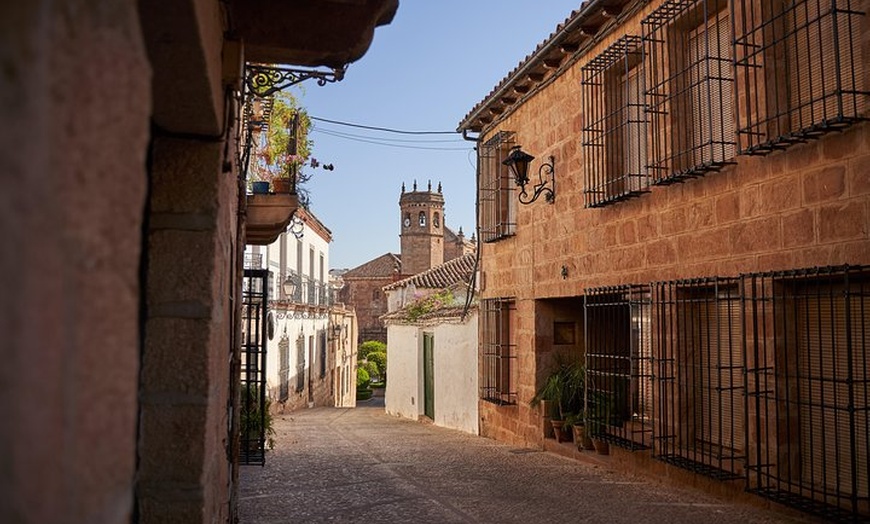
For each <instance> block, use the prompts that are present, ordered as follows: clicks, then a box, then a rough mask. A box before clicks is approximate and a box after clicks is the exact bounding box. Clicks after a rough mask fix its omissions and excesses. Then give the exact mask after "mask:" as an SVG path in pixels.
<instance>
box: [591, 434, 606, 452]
mask: <svg viewBox="0 0 870 524" xmlns="http://www.w3.org/2000/svg"><path fill="white" fill-rule="evenodd" d="M592 444H593V445H594V446H595V451H597V452H598V454H599V455H610V444H608V443H607V442H605V441H603V440H599V439H595V438H594V439H592Z"/></svg>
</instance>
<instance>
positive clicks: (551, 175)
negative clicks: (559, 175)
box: [502, 146, 556, 204]
mask: <svg viewBox="0 0 870 524" xmlns="http://www.w3.org/2000/svg"><path fill="white" fill-rule="evenodd" d="M534 159H535V157H533V156H532V155H530V154H528V153H526V152H525V151H523V150H522V149H520V146H513V147H512V148H511V152H510V153H509V154H508V157H507V158H506V159H505V160H504V161H502V164H504V165H506V166H508V168H510V170H511V171H512V172H513V175H514V182H516V184H517V187H519V188H520V194H519V196H518V198H519V201H520V203H521V204H531V203H532V202H534V201H535V200H537V199H538V197H539V196H541V194H542V193H546V195H547V196H546V199H547V202H549V203H551V204H552V203H553V201H554V200H555V199H556V173H555V171H554V170H553V169H554V166H555V164H556V157H554V156H550V157H549V158H548V160H549V162H545V163H543V164H541V167H540V168H538V183H537V184H535V187H534V191H532V195H531V196H529V194H528V193H527V192H526V185H527V184H528V183H529V164H530V163H531V162H532V160H534ZM544 175H547V176H548V180H544ZM548 184H549V187H547V186H548Z"/></svg>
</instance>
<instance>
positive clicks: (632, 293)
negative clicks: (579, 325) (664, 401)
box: [584, 285, 653, 450]
mask: <svg viewBox="0 0 870 524" xmlns="http://www.w3.org/2000/svg"><path fill="white" fill-rule="evenodd" d="M650 306H651V304H650V293H649V286H640V285H626V286H615V287H604V288H596V289H587V290H586V298H585V302H584V312H585V323H586V329H585V336H586V377H587V380H586V413H587V421H588V425H587V427H588V430H589V431H590V436H591V437H592V438H597V439H601V440H605V441H608V442H610V443H612V444H614V445H616V446H620V447H623V448H627V449H632V450H638V449H647V448H649V447H650V445H651V444H652V442H651V440H652V428H653V425H652V415H653V387H652V385H653V384H652V378H653V375H652V362H653V361H652V330H651V326H652V319H651V307H650Z"/></svg>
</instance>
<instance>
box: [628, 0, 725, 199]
mask: <svg viewBox="0 0 870 524" xmlns="http://www.w3.org/2000/svg"><path fill="white" fill-rule="evenodd" d="M726 7H727V2H726V1H725V0H670V1H668V2H665V3H664V4H662V5H661V6H660V7H659V8H658V9H656V10H655V11H653V12H652V13H650V15H648V16H647V17H646V18H645V19H644V20H643V22H642V27H643V42H644V54H645V58H646V67H647V70H648V78H649V84H650V86H649V89H648V90H647V92H646V104H647V107H648V108H649V116H650V128H651V132H650V147H649V151H650V173H651V176H652V179H653V183H655V184H669V183H673V182H679V181H682V180H685V179H686V178H691V177H697V176H702V175H704V174H705V173H707V172H710V171H716V170H719V169H721V168H722V167H723V166H725V165H727V164H731V163H733V160H732V159H733V158H734V156H735V154H736V146H737V142H736V128H735V123H736V121H735V117H734V101H733V99H734V68H733V64H732V59H731V55H732V45H731V22H730V16H729V14H728V12H727V9H726Z"/></svg>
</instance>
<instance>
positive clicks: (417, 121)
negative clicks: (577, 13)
mask: <svg viewBox="0 0 870 524" xmlns="http://www.w3.org/2000/svg"><path fill="white" fill-rule="evenodd" d="M581 3H582V2H581V0H542V1H539V2H530V1H528V0H400V2H399V10H398V12H397V13H396V16H395V17H394V18H393V21H392V23H391V24H390V25H387V26H382V27H379V28H377V29H376V30H375V37H374V40H373V41H372V45H371V47H370V48H369V50H368V52H367V53H366V54H365V55H364V56H363V57H362V58H361V59H360V60H358V61H357V62H355V63H353V64H350V65H349V66H348V69H347V73H346V76H345V78H344V80H342V81H341V82H337V83H332V84H327V85H325V86H318V85H317V84H316V82H314V81H313V80H309V81H307V82H304V83H302V84H300V85H299V86H297V87H294V88H293V89H292V90H291V92H292V93H293V94H294V95H295V96H297V97H298V98H299V101H300V103H301V105H302V106H303V107H304V108H305V109H306V111H307V112H308V114H309V115H310V116H312V117H315V118H321V119H327V120H335V121H339V122H347V123H352V124H359V125H364V126H370V127H382V128H389V129H396V130H403V131H448V132H453V131H455V130H456V128H457V127H458V124H459V122H460V121H461V120H462V119H463V118H464V117H465V116H466V115H467V114H468V113H469V112H470V111H471V109H472V108H474V106H475V105H477V103H478V102H480V101H482V100H483V98H484V97H485V96H486V95H487V94H488V93H489V92H490V91H491V90H492V89H493V88H494V87H495V86H496V85H497V84H498V83H499V82H500V81H501V80H502V79H503V78H504V77H505V76H506V75H507V74H508V73H509V72H511V71H512V70H513V69H514V68H515V67H516V66H517V65H518V64H519V63H520V62H521V61H522V60H523V59H524V58H525V57H526V55H528V54H530V53H532V52H533V51H534V50H535V48H536V47H537V45H538V44H539V43H541V42H542V41H543V40H545V39H546V38H547V37H549V35H550V34H551V33H552V32H553V31H555V29H556V26H557V25H558V24H560V23H561V22H563V21H564V20H565V19H566V18H567V17H568V16H569V15H570V14H571V11H572V10H574V9H578V8H579V6H580V4H581ZM324 30H325V31H326V30H328V28H324ZM313 124H314V125H313V130H312V132H311V134H310V138H311V139H312V141H313V143H314V146H313V150H312V156H313V157H314V158H316V159H317V160H318V161H320V162H321V163H326V164H332V165H333V166H334V167H335V169H334V170H333V171H326V170H323V169H316V170H314V171H313V175H314V176H313V177H312V180H311V181H310V182H309V183H308V188H309V191H310V193H311V201H312V203H311V211H312V212H313V213H314V215H315V216H317V218H318V219H320V221H321V222H323V223H324V225H326V227H327V228H329V229H330V231H332V236H333V241H332V244H331V245H330V250H329V251H330V253H329V257H330V268H331V269H339V268H348V269H349V268H354V267H357V266H359V265H361V264H363V263H365V262H368V261H369V260H371V259H373V258H376V257H378V256H380V255H383V254H384V253H399V226H400V224H399V218H400V214H399V204H398V202H399V196H400V194H401V189H402V183H404V184H405V185H406V187H407V189H408V190H409V191H410V190H411V188H412V185H413V183H414V181H415V180H416V181H417V184H418V188H419V189H421V190H422V189H425V188H426V187H427V184H428V182H429V181H430V180H431V181H432V186H433V188H436V187H437V185H438V183H441V185H442V190H443V193H444V198H445V207H444V218H445V224H446V225H447V227H449V228H451V229H452V230H454V231H458V230H459V229H460V227H461V228H462V230H463V232H464V233H465V235H466V237H467V238H469V237H471V234H472V233H473V232H474V192H475V183H474V177H475V157H474V150H473V146H474V143H473V142H468V141H464V140H463V139H462V136H461V135H460V134H456V133H453V134H425V135H418V134H415V135H407V134H396V133H387V132H376V131H372V130H366V129H361V128H356V127H349V126H343V125H337V124H332V123H326V122H322V121H319V120H315V121H314V122H313ZM307 169H308V170H309V171H311V168H307Z"/></svg>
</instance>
